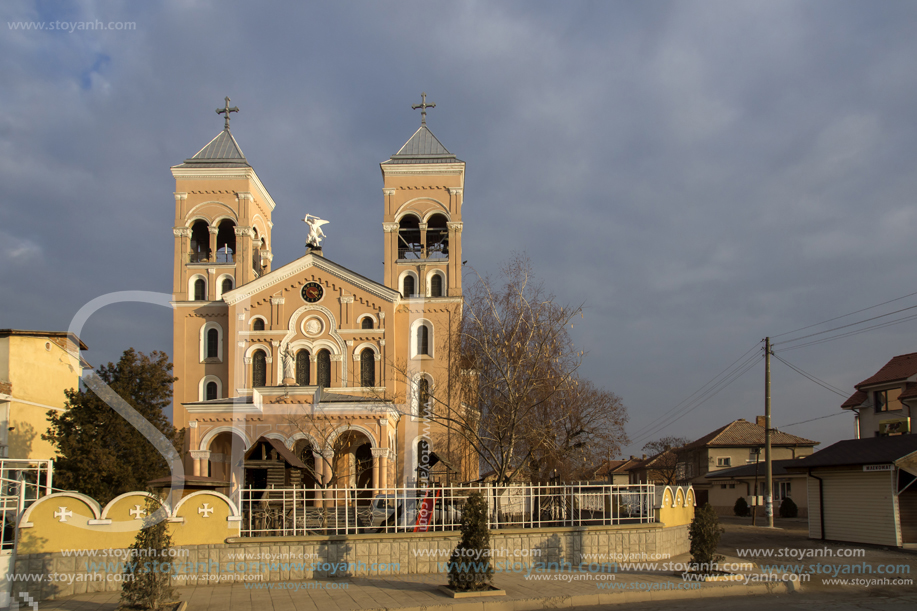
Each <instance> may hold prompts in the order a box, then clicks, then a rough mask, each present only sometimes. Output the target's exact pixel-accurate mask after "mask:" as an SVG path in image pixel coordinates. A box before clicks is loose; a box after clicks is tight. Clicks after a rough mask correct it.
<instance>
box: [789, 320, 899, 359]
mask: <svg viewBox="0 0 917 611" xmlns="http://www.w3.org/2000/svg"><path fill="white" fill-rule="evenodd" d="M915 318H917V314H912V315H910V316H905V317H903V318H899V319H896V320H889V321H885V322H882V323H879V324H877V325H872V326H869V327H866V328H864V329H855V330H853V331H848V332H846V333H840V334H838V335H834V336H831V337H823V338H821V339H817V340H813V341H811V342H806V343H804V344H797V345H795V346H790V347H788V348H783V352H787V351H789V350H796V349H797V348H805V347H806V346H817V345H818V344H824V343H825V342H830V341H833V340H836V339H842V338H844V337H850V336H852V335H857V334H859V333H865V332H866V331H873V330H875V329H883V328H885V327H890V326H892V325H897V324H900V323H903V322H908V321H909V320H914V319H915Z"/></svg>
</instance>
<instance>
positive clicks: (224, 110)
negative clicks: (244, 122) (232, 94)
mask: <svg viewBox="0 0 917 611" xmlns="http://www.w3.org/2000/svg"><path fill="white" fill-rule="evenodd" d="M231 112H239V107H238V106H233V107H232V108H230V107H229V96H226V106H225V107H224V108H217V114H218V115H222V114H224V113H225V114H226V123H224V124H223V129H229V113H231Z"/></svg>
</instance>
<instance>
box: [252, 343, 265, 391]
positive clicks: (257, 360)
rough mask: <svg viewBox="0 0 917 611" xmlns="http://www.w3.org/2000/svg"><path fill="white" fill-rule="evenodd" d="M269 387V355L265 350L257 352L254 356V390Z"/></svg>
mask: <svg viewBox="0 0 917 611" xmlns="http://www.w3.org/2000/svg"><path fill="white" fill-rule="evenodd" d="M256 386H267V355H266V354H264V350H256V351H255V354H254V355H252V388H255V387H256Z"/></svg>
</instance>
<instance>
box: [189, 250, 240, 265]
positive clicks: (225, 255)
mask: <svg viewBox="0 0 917 611" xmlns="http://www.w3.org/2000/svg"><path fill="white" fill-rule="evenodd" d="M234 262H235V259H234V257H233V253H232V251H230V252H224V251H222V250H220V251H217V254H216V256H215V257H211V256H210V253H206V252H191V253H188V263H234Z"/></svg>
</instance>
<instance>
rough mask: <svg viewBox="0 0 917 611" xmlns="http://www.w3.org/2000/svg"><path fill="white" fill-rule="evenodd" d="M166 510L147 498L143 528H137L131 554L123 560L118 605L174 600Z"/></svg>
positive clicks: (151, 604) (153, 605) (156, 604)
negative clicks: (169, 564)
mask: <svg viewBox="0 0 917 611" xmlns="http://www.w3.org/2000/svg"><path fill="white" fill-rule="evenodd" d="M166 524H167V522H166V513H165V510H164V509H161V508H160V505H159V503H157V502H156V501H154V500H153V499H147V502H146V517H145V518H144V520H143V528H142V529H141V530H140V531H139V532H137V537H136V538H135V539H134V544H133V545H131V547H130V550H131V551H130V556H129V557H128V558H126V559H125V561H124V581H122V583H121V606H122V607H124V608H131V609H160V608H162V607H163V606H165V605H166V603H169V602H172V601H174V600H175V591H174V590H173V589H172V582H171V571H170V570H167V569H168V568H169V566H167V567H166V570H163V568H161V566H160V565H162V564H163V563H170V562H171V560H172V558H171V556H170V554H169V551H168V550H169V549H170V548H171V547H172V536H171V535H169V531H168V530H167V528H166Z"/></svg>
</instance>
